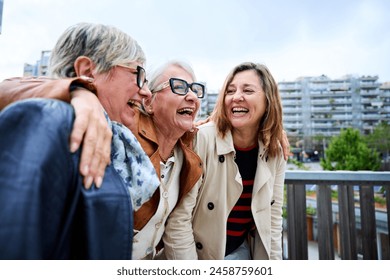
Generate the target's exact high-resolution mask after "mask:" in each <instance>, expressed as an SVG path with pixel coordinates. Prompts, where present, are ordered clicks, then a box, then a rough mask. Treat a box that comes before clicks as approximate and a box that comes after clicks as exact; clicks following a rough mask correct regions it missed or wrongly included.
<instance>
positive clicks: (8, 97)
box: [0, 77, 96, 110]
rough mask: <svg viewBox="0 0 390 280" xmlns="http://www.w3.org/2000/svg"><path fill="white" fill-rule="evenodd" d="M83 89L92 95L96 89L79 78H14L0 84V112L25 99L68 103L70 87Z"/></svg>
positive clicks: (85, 80) (88, 82)
mask: <svg viewBox="0 0 390 280" xmlns="http://www.w3.org/2000/svg"><path fill="white" fill-rule="evenodd" d="M72 85H73V86H78V87H84V88H86V89H88V90H90V91H92V92H94V93H96V88H95V87H94V86H93V84H92V83H91V82H90V81H88V80H87V79H83V78H80V77H76V78H65V79H51V78H47V77H39V78H35V77H28V78H21V77H15V78H10V79H6V80H4V81H3V82H1V83H0V110H2V109H3V108H4V107H5V106H7V105H9V104H11V103H13V102H16V101H19V100H23V99H27V98H52V99H58V100H62V101H65V102H70V99H71V96H70V90H69V89H70V87H71V86H72Z"/></svg>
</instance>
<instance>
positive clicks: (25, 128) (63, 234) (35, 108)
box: [0, 23, 160, 259]
mask: <svg viewBox="0 0 390 280" xmlns="http://www.w3.org/2000/svg"><path fill="white" fill-rule="evenodd" d="M144 62H145V55H144V52H143V51H142V49H141V47H140V46H139V45H138V43H137V42H136V41H135V40H134V39H133V38H131V37H130V36H129V35H127V34H125V33H124V32H122V31H120V30H118V29H117V28H114V27H111V26H106V25H101V24H92V23H80V24H76V25H74V26H71V27H70V28H68V29H67V30H66V31H65V32H64V33H63V34H62V36H61V37H60V39H59V40H58V42H57V44H56V46H55V47H54V49H53V52H52V55H51V68H50V70H51V75H52V77H55V78H61V79H35V78H32V79H31V78H29V79H20V78H19V79H11V80H8V81H4V82H3V83H1V87H0V95H1V96H0V106H1V108H2V111H1V112H0V133H1V135H2V137H1V139H0V151H1V154H0V162H1V164H0V186H1V188H0V204H1V205H2V207H1V210H0V216H1V217H2V218H1V219H0V248H1V250H0V258H1V259H130V258H131V256H132V244H133V243H132V241H133V239H132V237H133V215H132V214H133V210H134V211H136V210H138V209H139V207H140V206H141V205H142V204H143V203H144V202H145V201H147V200H149V199H150V197H151V196H152V194H153V193H154V192H155V190H156V189H157V188H158V186H159V184H160V182H159V179H158V177H157V176H156V171H155V169H154V167H153V165H152V163H151V161H150V159H149V157H148V156H147V155H146V154H145V151H144V150H143V149H142V147H141V146H140V143H139V142H138V141H137V139H136V137H135V136H134V135H133V133H132V132H131V131H130V129H129V128H128V127H131V126H132V124H134V120H135V117H136V114H137V112H138V109H136V108H137V107H138V106H140V104H141V103H142V99H144V98H150V97H151V93H150V91H149V89H148V87H147V85H146V84H147V81H146V73H145V70H144V68H143V64H144ZM85 88H87V89H89V90H90V91H92V92H95V93H96V96H95V95H94V94H92V93H91V92H90V91H86V90H85ZM32 97H49V98H57V99H60V100H63V101H66V102H71V103H72V105H73V107H74V109H73V107H72V106H70V105H69V104H67V103H65V102H62V101H59V100H53V99H37V98H32ZM26 98H28V99H26ZM20 99H25V100H23V101H20V102H16V103H14V104H12V105H10V106H7V107H5V106H6V105H7V104H8V103H10V102H12V101H16V100H20ZM3 107H5V108H3ZM91 108H92V110H91ZM103 112H104V114H103ZM74 114H76V116H77V117H76V120H75V121H74ZM86 123H88V126H86V125H85V124H86ZM107 123H108V125H107ZM73 126H75V127H76V128H80V127H81V128H82V129H81V130H77V129H76V130H73V132H72V134H71V130H72V127H73ZM84 128H86V129H87V130H86V133H85V135H84V131H85V129H84ZM97 131H100V132H101V133H99V132H97ZM96 133H98V134H101V135H102V137H100V138H99V139H100V140H94V137H95V136H96ZM99 136H100V135H99ZM83 137H84V140H83V143H84V144H83V147H86V149H90V148H91V147H92V148H91V150H88V151H87V152H86V150H85V149H83V156H84V158H83V156H81V151H80V149H78V147H79V146H80V143H81V140H82V138H83ZM69 138H70V139H71V145H70V147H71V151H69V145H68V141H69ZM111 141H112V144H111ZM107 144H108V146H110V144H111V158H108V160H107V159H105V155H104V154H103V156H102V158H103V164H100V163H99V161H100V160H98V161H97V162H95V163H94V162H92V164H90V163H88V162H89V157H90V155H91V154H92V153H94V154H96V152H95V151H94V147H98V150H99V151H100V150H101V147H100V146H106V145H107ZM76 150H77V151H76ZM107 152H108V153H107ZM105 153H107V154H108V155H110V149H108V151H106V152H105ZM85 154H86V155H85ZM107 161H111V162H112V164H111V165H109V166H108V167H107V168H105V166H106V164H107ZM99 165H100V167H99ZM101 166H103V167H104V168H103V171H105V174H104V177H103V174H101V173H100V174H99V172H98V173H95V174H94V173H93V172H92V173H91V170H92V171H93V170H94V169H95V170H96V169H100V168H101ZM79 168H80V171H81V175H84V178H82V176H81V175H80V173H79V172H78V170H79ZM93 180H94V181H95V186H96V187H100V186H101V188H90V186H91V184H92V181H93ZM83 185H84V186H83Z"/></svg>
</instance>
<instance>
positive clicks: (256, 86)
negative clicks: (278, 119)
mask: <svg viewBox="0 0 390 280" xmlns="http://www.w3.org/2000/svg"><path fill="white" fill-rule="evenodd" d="M224 103H225V109H226V115H227V118H228V120H229V121H230V123H231V125H232V128H233V130H235V129H237V130H242V131H248V132H253V133H256V134H257V133H258V130H259V127H260V121H261V118H262V117H263V115H264V113H265V111H266V108H267V100H266V96H265V93H264V91H263V89H262V87H261V81H260V78H259V76H258V75H257V74H256V72H255V70H245V71H242V72H238V73H237V74H236V75H235V76H234V77H233V80H232V81H231V83H230V84H229V85H228V87H227V90H226V93H225V101H224Z"/></svg>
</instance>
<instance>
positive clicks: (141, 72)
mask: <svg viewBox="0 0 390 280" xmlns="http://www.w3.org/2000/svg"><path fill="white" fill-rule="evenodd" d="M145 83H146V72H145V69H144V68H142V67H141V66H137V86H138V87H139V88H142V87H143V86H144V84H145Z"/></svg>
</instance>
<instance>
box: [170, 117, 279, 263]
mask: <svg viewBox="0 0 390 280" xmlns="http://www.w3.org/2000/svg"><path fill="white" fill-rule="evenodd" d="M194 148H195V152H196V153H198V154H199V156H200V157H201V159H202V161H203V172H204V173H203V177H202V178H201V179H200V180H199V181H198V183H197V184H196V186H195V187H194V188H193V189H192V190H191V191H190V192H189V193H188V194H187V195H186V197H185V198H184V199H183V200H182V202H181V203H180V204H179V205H178V206H177V207H176V209H175V210H174V212H173V213H171V215H170V217H169V219H168V222H167V227H166V230H165V233H164V237H163V240H164V245H165V249H164V251H165V255H166V257H167V258H168V259H215V260H222V259H224V256H225V245H226V224H227V218H228V216H229V213H230V211H231V210H232V208H233V206H234V205H235V203H236V201H237V200H238V198H239V197H240V195H241V193H242V189H243V186H242V179H241V175H240V173H239V170H238V166H237V164H236V163H235V161H234V157H235V150H234V146H233V139H232V135H231V133H230V132H229V133H228V134H227V135H226V137H225V138H224V139H222V138H220V137H218V136H217V132H216V129H215V125H214V123H212V122H210V123H206V124H204V125H202V126H201V127H200V128H199V131H198V134H197V139H196V140H195V147H194ZM285 168H286V161H285V160H284V159H283V155H282V154H281V155H280V156H278V157H275V158H269V157H268V155H267V151H266V150H265V148H264V145H263V143H262V142H259V157H258V161H257V170H256V176H255V180H254V185H253V193H252V204H251V210H252V215H253V218H254V221H255V224H256V231H255V232H254V233H253V237H251V238H250V239H251V240H249V241H250V247H251V255H252V258H253V259H266V260H268V259H282V205H283V186H284V176H285Z"/></svg>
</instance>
